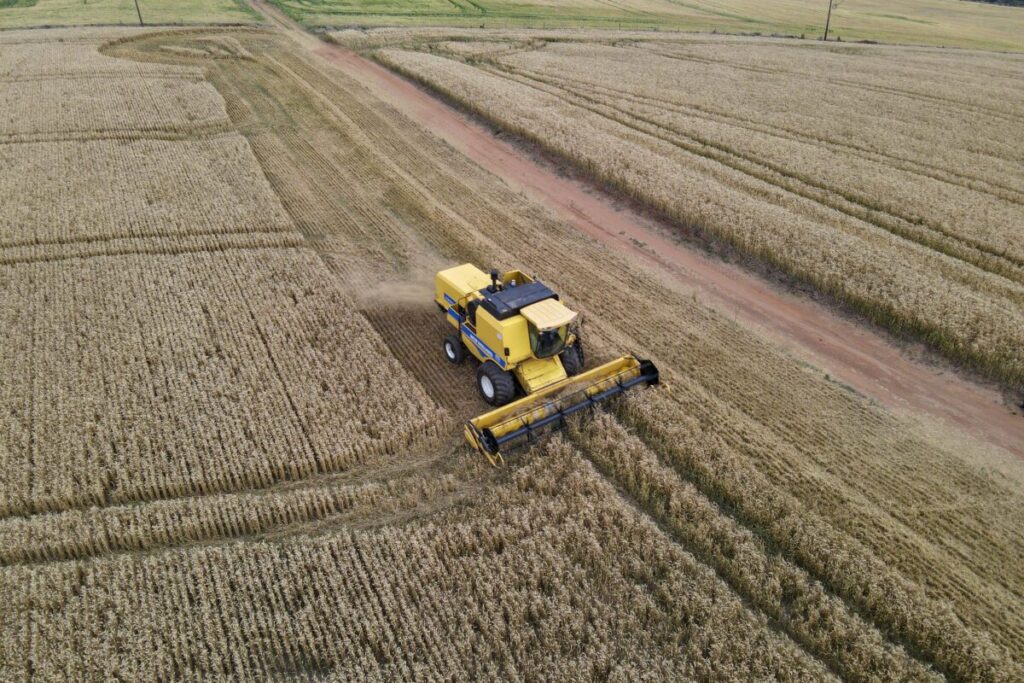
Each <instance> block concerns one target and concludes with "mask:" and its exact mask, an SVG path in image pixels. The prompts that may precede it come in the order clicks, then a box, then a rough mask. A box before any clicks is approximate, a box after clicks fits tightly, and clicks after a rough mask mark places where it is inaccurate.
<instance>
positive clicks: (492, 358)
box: [434, 263, 658, 464]
mask: <svg viewBox="0 0 1024 683" xmlns="http://www.w3.org/2000/svg"><path fill="white" fill-rule="evenodd" d="M434 300H435V301H436V302H437V305H438V307H439V308H440V309H441V311H442V312H443V313H444V314H445V315H446V316H447V318H448V322H450V323H451V325H452V327H454V328H455V329H456V330H457V331H456V332H455V333H453V334H451V335H449V336H447V337H445V339H444V354H445V357H446V358H447V359H448V360H449V361H450V362H452V363H461V362H462V361H463V359H464V358H465V356H466V351H467V350H468V351H469V353H470V354H472V355H473V356H474V357H475V358H476V359H477V360H478V361H480V367H478V368H477V371H476V379H477V387H478V389H479V390H480V395H481V396H482V397H483V399H484V400H485V401H487V402H488V403H490V404H491V405H493V406H496V408H495V410H492V411H490V412H488V413H484V414H483V415H481V416H479V417H476V418H474V419H472V420H470V421H469V422H467V423H466V429H465V434H466V440H467V441H469V443H470V445H471V446H473V447H474V448H476V449H477V450H478V451H480V452H481V453H483V454H484V455H486V456H487V458H488V460H490V461H491V464H497V463H498V462H499V461H502V460H503V459H502V457H501V453H500V452H499V450H500V449H501V448H502V447H503V446H505V445H506V444H509V443H511V442H514V441H517V440H520V439H524V438H526V439H529V438H531V437H532V436H533V435H534V434H535V433H536V432H537V430H540V429H543V428H544V427H547V426H549V425H553V424H558V423H561V422H562V420H564V419H565V417H566V416H567V415H571V414H572V413H575V412H577V411H579V410H583V409H584V408H588V407H591V406H594V405H596V404H597V403H600V402H601V401H604V400H605V399H608V398H611V397H612V396H616V395H618V394H621V393H623V392H624V391H626V390H628V389H630V388H632V387H634V386H636V385H638V384H641V383H647V384H657V383H658V369H657V368H656V367H654V363H652V362H650V361H647V360H638V359H637V358H635V357H634V356H623V357H622V358H618V359H616V360H613V361H611V362H610V363H605V364H604V365H602V366H600V367H597V368H593V369H591V370H587V371H585V372H584V370H583V346H582V345H581V343H580V336H579V327H578V325H577V314H576V313H575V312H573V311H571V310H569V309H568V308H566V307H565V306H564V305H563V304H562V303H561V301H559V299H558V295H557V294H556V293H555V292H553V291H552V290H551V289H549V288H548V287H547V286H546V285H545V284H544V283H542V282H539V281H538V280H536V279H534V278H532V277H530V276H528V275H526V274H524V273H522V272H521V271H518V270H511V271H509V272H507V273H505V274H504V275H500V276H499V274H498V271H496V270H492V271H491V274H490V276H489V277H488V275H487V274H486V273H484V272H483V271H482V270H480V269H479V268H477V267H476V266H474V265H472V264H469V263H466V264H463V265H461V266H456V267H454V268H448V269H447V270H442V271H440V272H439V273H438V274H437V277H436V282H435V294H434ZM517 394H524V396H523V397H522V398H519V399H518V400H513V399H515V398H516V395H517Z"/></svg>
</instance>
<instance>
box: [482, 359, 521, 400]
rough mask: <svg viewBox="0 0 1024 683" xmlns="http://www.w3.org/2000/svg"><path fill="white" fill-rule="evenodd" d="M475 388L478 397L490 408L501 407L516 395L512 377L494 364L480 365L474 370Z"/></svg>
mask: <svg viewBox="0 0 1024 683" xmlns="http://www.w3.org/2000/svg"><path fill="white" fill-rule="evenodd" d="M476 387H477V389H479V390H480V396H481V398H483V399H484V400H485V401H487V402H488V403H490V404H491V405H492V406H503V405H505V404H506V403H508V402H509V401H511V400H512V399H513V398H514V397H515V395H516V382H515V380H514V379H513V378H512V375H511V374H509V373H507V372H505V371H504V370H502V369H501V368H499V367H498V366H497V365H495V364H494V363H490V362H488V363H481V364H480V367H479V368H477V369H476Z"/></svg>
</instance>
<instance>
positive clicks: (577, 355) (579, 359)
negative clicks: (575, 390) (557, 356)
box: [562, 342, 583, 377]
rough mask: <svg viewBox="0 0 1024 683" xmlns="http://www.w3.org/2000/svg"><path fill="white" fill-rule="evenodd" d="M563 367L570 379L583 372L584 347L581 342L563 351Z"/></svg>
mask: <svg viewBox="0 0 1024 683" xmlns="http://www.w3.org/2000/svg"><path fill="white" fill-rule="evenodd" d="M562 367H563V368H565V374H567V375H569V377H572V376H573V375H578V374H580V373H581V372H583V347H582V346H580V343H579V342H576V343H575V344H573V345H572V346H570V347H569V348H567V349H566V350H565V351H562Z"/></svg>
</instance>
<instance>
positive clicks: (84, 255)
mask: <svg viewBox="0 0 1024 683" xmlns="http://www.w3.org/2000/svg"><path fill="white" fill-rule="evenodd" d="M215 234H216V233H215ZM215 234H214V235H215ZM220 234H221V235H223V236H224V237H226V238H231V237H233V236H252V237H254V238H260V237H265V238H270V239H268V240H267V241H266V242H265V243H263V244H259V243H256V244H253V243H250V244H245V243H232V242H231V241H230V239H225V240H222V241H220V242H221V243H219V244H217V243H214V244H210V243H205V244H204V243H197V244H195V245H172V246H162V245H159V244H146V243H145V242H147V241H149V242H152V241H155V240H160V239H166V238H162V237H152V238H149V237H145V238H115V239H113V240H104V241H101V242H98V243H97V244H99V245H103V244H110V243H112V242H115V241H117V240H119V239H127V240H141V241H142V244H135V245H125V247H124V248H123V249H113V250H109V251H108V250H103V249H102V248H101V249H98V250H97V249H93V250H89V249H83V250H82V251H81V252H80V253H65V254H43V255H32V254H27V255H24V256H12V255H7V254H4V251H6V250H5V249H0V267H5V266H18V265H22V264H26V263H56V262H59V261H73V260H84V259H93V258H104V257H118V256H133V255H134V256H148V255H160V256H181V255H184V254H203V253H206V254H215V253H219V252H224V251H261V250H275V249H307V248H308V247H307V246H306V245H305V244H304V242H303V240H302V239H301V235H300V234H299V233H294V235H295V237H294V238H293V240H292V241H287V240H281V239H280V238H281V237H283V236H287V235H291V234H292V233H287V232H285V233H277V232H263V233H252V232H235V233H220ZM214 235H211V236H214ZM275 240H276V241H275ZM85 244H91V243H85Z"/></svg>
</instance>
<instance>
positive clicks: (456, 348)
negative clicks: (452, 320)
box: [443, 334, 465, 365]
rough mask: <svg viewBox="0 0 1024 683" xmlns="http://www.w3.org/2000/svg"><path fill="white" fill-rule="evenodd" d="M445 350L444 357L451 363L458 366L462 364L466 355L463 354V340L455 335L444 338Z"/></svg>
mask: <svg viewBox="0 0 1024 683" xmlns="http://www.w3.org/2000/svg"><path fill="white" fill-rule="evenodd" d="M443 348H444V357H445V359H446V360H447V361H448V362H449V363H454V364H455V365H458V364H459V363H461V362H462V359H463V358H465V355H464V354H463V352H462V340H460V339H459V338H458V337H457V336H455V335H454V334H453V335H449V336H447V337H445V338H444V344H443Z"/></svg>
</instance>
